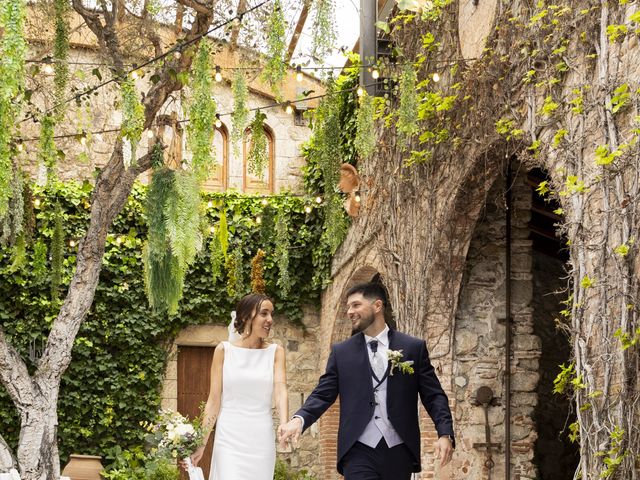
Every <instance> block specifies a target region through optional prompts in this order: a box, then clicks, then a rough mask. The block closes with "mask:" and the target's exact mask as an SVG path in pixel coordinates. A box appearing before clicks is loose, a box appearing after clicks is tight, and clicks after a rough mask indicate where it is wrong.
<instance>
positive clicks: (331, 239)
mask: <svg viewBox="0 0 640 480" xmlns="http://www.w3.org/2000/svg"><path fill="white" fill-rule="evenodd" d="M326 202H327V205H326V207H325V218H324V232H322V237H321V241H322V242H325V243H326V244H327V245H328V246H329V248H330V252H331V255H333V254H334V253H335V252H336V250H337V248H338V247H339V246H340V244H341V243H342V241H343V240H344V239H345V237H346V236H347V229H348V228H349V222H348V220H347V218H346V217H345V214H344V207H343V206H342V197H340V196H339V195H332V196H331V197H329V198H328V199H326Z"/></svg>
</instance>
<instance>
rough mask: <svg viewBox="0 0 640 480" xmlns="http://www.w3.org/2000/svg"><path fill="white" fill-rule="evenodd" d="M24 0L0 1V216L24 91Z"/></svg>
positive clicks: (8, 189)
mask: <svg viewBox="0 0 640 480" xmlns="http://www.w3.org/2000/svg"><path fill="white" fill-rule="evenodd" d="M25 17H26V1H25V0H3V1H2V2H0V30H2V36H0V218H1V217H4V215H5V214H6V212H7V208H8V204H9V197H10V195H11V187H10V183H11V171H12V168H11V163H12V157H13V155H14V152H13V149H12V146H11V141H12V132H13V131H14V123H15V119H16V118H17V117H18V114H19V111H20V107H19V105H20V102H16V99H17V98H18V97H19V95H20V94H21V93H22V91H23V90H24V65H25V55H26V51H27V43H26V40H25V38H24V23H25Z"/></svg>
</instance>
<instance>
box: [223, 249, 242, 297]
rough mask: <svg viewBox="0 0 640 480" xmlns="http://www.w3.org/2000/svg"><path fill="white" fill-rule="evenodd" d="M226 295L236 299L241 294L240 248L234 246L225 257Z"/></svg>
mask: <svg viewBox="0 0 640 480" xmlns="http://www.w3.org/2000/svg"><path fill="white" fill-rule="evenodd" d="M226 269H227V295H229V298H231V299H233V300H237V299H238V298H239V297H241V296H242V295H243V281H244V279H243V272H242V250H241V249H240V247H236V248H235V249H234V250H233V251H232V252H231V254H230V255H229V256H228V257H227V262H226Z"/></svg>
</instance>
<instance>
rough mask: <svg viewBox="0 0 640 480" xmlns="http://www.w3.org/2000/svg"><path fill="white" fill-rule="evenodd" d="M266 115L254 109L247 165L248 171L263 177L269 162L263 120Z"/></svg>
mask: <svg viewBox="0 0 640 480" xmlns="http://www.w3.org/2000/svg"><path fill="white" fill-rule="evenodd" d="M266 118H267V116H266V115H265V114H264V113H262V112H261V111H260V110H256V114H255V117H254V118H253V121H252V122H251V127H250V128H251V142H250V147H249V158H248V159H247V167H248V170H249V173H251V174H252V175H255V176H256V177H258V178H260V179H263V178H264V172H265V168H266V166H267V165H268V164H269V155H268V152H267V136H266V134H265V132H264V120H265V119H266Z"/></svg>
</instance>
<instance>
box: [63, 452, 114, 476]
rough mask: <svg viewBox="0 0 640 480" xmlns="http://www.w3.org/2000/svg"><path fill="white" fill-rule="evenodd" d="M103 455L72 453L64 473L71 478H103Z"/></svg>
mask: <svg viewBox="0 0 640 480" xmlns="http://www.w3.org/2000/svg"><path fill="white" fill-rule="evenodd" d="M101 460H102V457H97V456H95V455H70V456H69V463H67V466H66V467H64V470H62V475H63V476H65V477H69V478H70V479H71V480H101V477H100V472H101V471H102V470H103V469H104V467H103V466H102V462H101Z"/></svg>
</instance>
